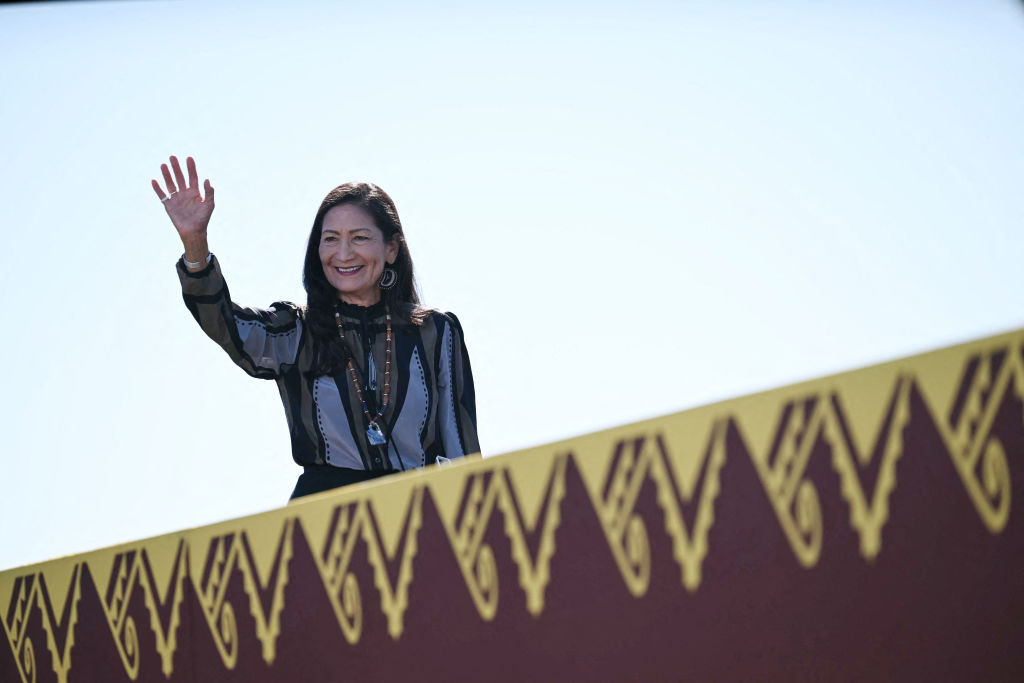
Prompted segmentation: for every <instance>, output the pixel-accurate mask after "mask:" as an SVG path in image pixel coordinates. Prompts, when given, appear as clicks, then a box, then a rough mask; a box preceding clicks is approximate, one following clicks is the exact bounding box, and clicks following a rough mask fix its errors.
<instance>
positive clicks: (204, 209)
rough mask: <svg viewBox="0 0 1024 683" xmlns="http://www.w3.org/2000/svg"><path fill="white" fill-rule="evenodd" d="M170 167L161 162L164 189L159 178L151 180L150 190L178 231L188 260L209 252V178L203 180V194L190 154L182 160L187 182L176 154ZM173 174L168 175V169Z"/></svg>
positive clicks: (194, 259)
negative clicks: (185, 167)
mask: <svg viewBox="0 0 1024 683" xmlns="http://www.w3.org/2000/svg"><path fill="white" fill-rule="evenodd" d="M170 161H171V168H168V167H167V164H162V165H161V166H160V171H161V172H162V173H163V176H164V183H165V184H166V185H167V192H166V193H165V192H164V189H163V188H162V187H161V186H160V183H159V181H157V180H155V179H154V180H153V190H154V191H155V192H156V196H157V197H159V198H160V201H161V202H163V204H164V209H166V210H167V215H168V216H169V217H170V219H171V222H172V223H173V224H174V229H175V230H177V231H178V236H179V237H181V242H182V244H184V245H185V258H186V259H187V260H190V261H197V262H198V261H199V260H200V259H205V258H206V255H207V254H208V253H209V247H208V246H207V242H206V229H207V227H208V226H209V224H210V216H211V214H213V186H212V185H210V181H209V179H207V180H206V181H205V182H204V184H203V189H204V193H205V195H206V196H205V198H204V197H203V196H202V195H200V193H199V175H198V174H197V173H196V162H195V160H194V159H193V158H192V157H188V158H187V159H186V160H185V164H186V166H187V167H188V182H186V181H185V174H184V173H182V172H181V165H180V164H179V163H178V157H174V156H172V157H171V159H170ZM172 169H173V170H174V175H173V176H172V175H171V170H172Z"/></svg>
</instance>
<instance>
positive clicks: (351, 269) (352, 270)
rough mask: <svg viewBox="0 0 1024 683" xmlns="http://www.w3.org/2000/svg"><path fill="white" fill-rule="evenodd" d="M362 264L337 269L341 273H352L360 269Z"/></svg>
mask: <svg viewBox="0 0 1024 683" xmlns="http://www.w3.org/2000/svg"><path fill="white" fill-rule="evenodd" d="M360 268H362V266H352V267H351V268H338V269H337V270H338V271H339V272H341V273H352V272H354V271H357V270H359V269H360Z"/></svg>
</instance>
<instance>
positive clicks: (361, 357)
mask: <svg viewBox="0 0 1024 683" xmlns="http://www.w3.org/2000/svg"><path fill="white" fill-rule="evenodd" d="M178 276H179V278H180V279H181V288H182V296H183V297H184V299H185V305H186V306H187V307H188V309H189V311H191V312H192V315H193V316H194V317H195V319H196V321H198V323H199V325H200V327H202V329H203V331H204V332H205V333H206V334H207V335H208V336H209V337H210V338H211V339H213V340H214V341H215V342H217V343H218V344H219V345H220V346H221V347H222V348H223V349H224V350H225V351H226V352H227V354H228V356H230V357H231V360H233V361H234V362H235V364H236V365H238V366H239V367H240V368H242V369H243V370H245V371H246V372H247V373H249V374H250V375H252V376H253V377H259V378H261V379H272V380H274V381H275V382H277V387H278V390H279V391H280V394H281V401H282V403H283V404H284V410H285V414H286V416H287V419H288V430H289V433H290V435H291V444H292V457H293V458H294V459H295V462H297V463H298V464H300V465H324V464H328V465H333V466H335V467H343V468H348V469H355V470H372V471H401V470H407V469H413V468H417V467H423V466H424V465H426V464H433V463H435V462H436V460H437V457H438V456H443V457H445V458H459V457H462V456H464V455H470V454H473V453H478V452H479V450H480V445H479V442H478V440H477V432H476V397H475V395H474V391H473V373H472V370H471V369H470V364H469V355H468V354H467V352H466V346H465V344H464V343H463V340H462V328H461V326H460V325H459V321H458V319H457V318H456V317H455V316H454V315H452V314H451V313H447V314H445V313H438V312H432V313H430V314H429V316H428V317H427V319H426V321H425V322H424V323H423V324H422V325H419V326H416V325H410V324H407V323H404V322H402V321H400V320H398V319H396V318H395V316H392V336H393V342H392V361H391V389H390V398H389V405H388V407H387V410H386V411H385V412H384V416H383V419H382V420H383V423H384V425H385V426H386V429H385V433H386V434H387V435H388V439H387V443H386V444H385V445H383V446H374V445H372V444H370V443H369V442H368V439H367V435H366V428H367V424H366V418H365V416H364V414H363V410H362V406H361V404H360V402H359V399H358V398H357V395H356V391H355V387H354V386H353V383H352V381H351V379H350V377H349V375H348V373H347V372H345V371H342V372H341V373H338V374H337V375H335V376H331V375H319V376H316V375H314V374H313V373H311V372H310V369H311V368H312V366H313V344H312V339H311V338H310V335H309V334H308V333H307V331H306V329H305V325H304V322H305V321H304V317H305V310H304V308H303V307H300V306H296V305H295V304H292V303H288V302H284V301H281V302H277V303H274V304H272V305H271V307H270V308H269V309H267V310H263V309H256V308H246V307H243V306H239V305H237V304H235V303H233V302H232V301H231V296H230V294H229V292H228V287H227V284H226V283H225V281H224V277H223V275H222V274H221V270H220V264H219V263H218V262H217V259H216V257H214V258H213V259H211V261H210V264H209V265H208V266H207V267H206V268H205V269H203V270H201V271H198V272H195V273H191V272H189V271H188V270H186V269H185V267H184V264H183V263H182V262H181V261H180V260H179V261H178ZM340 310H341V314H342V324H343V325H344V328H345V339H346V343H347V344H348V345H349V348H350V349H351V351H352V354H353V365H354V367H355V369H356V372H357V373H358V374H359V377H360V381H361V382H362V386H363V395H364V397H367V400H368V403H370V404H371V407H370V412H371V414H375V413H376V410H377V406H378V405H379V404H378V403H377V402H379V400H380V395H381V392H382V390H383V384H384V380H383V368H384V351H385V349H384V345H385V333H384V331H385V320H384V304H383V303H378V304H375V305H374V306H370V307H369V308H364V307H362V306H354V305H350V304H345V303H342V304H341V307H340Z"/></svg>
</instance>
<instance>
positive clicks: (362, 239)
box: [320, 234, 373, 244]
mask: <svg viewBox="0 0 1024 683" xmlns="http://www.w3.org/2000/svg"><path fill="white" fill-rule="evenodd" d="M320 241H321V243H322V244H337V243H338V242H339V241H340V239H339V238H338V236H337V235H332V234H327V235H324V236H323V239H321V240H320ZM351 241H352V243H353V244H368V243H369V242H371V241H373V239H372V238H371V237H370V236H369V235H353V236H352V237H351Z"/></svg>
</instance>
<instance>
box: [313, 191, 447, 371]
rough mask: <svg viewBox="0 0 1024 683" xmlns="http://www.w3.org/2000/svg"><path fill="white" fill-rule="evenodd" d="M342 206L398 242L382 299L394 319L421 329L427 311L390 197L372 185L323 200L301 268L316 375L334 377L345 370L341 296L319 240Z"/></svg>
mask: <svg viewBox="0 0 1024 683" xmlns="http://www.w3.org/2000/svg"><path fill="white" fill-rule="evenodd" d="M342 204H352V205H354V206H358V207H359V208H361V209H363V210H364V211H366V213H368V214H369V215H370V216H371V217H372V218H373V222H374V224H375V225H376V226H377V227H378V228H379V229H380V231H381V233H383V235H384V241H385V242H391V241H397V242H398V255H397V256H396V257H395V262H394V263H393V264H392V265H391V266H389V267H390V268H393V269H394V270H395V273H396V274H397V275H398V282H397V284H395V286H394V287H391V288H390V289H385V290H382V292H381V294H382V297H383V299H384V301H385V302H386V303H387V305H388V307H389V308H390V309H391V316H392V318H393V319H397V320H398V321H400V322H403V323H407V324H410V325H421V324H423V320H424V319H425V318H426V314H427V311H425V310H424V309H422V308H421V307H420V297H419V293H418V292H417V290H416V276H415V273H414V271H413V266H412V256H410V255H409V248H408V246H407V245H406V243H405V233H404V232H403V231H402V221H401V219H399V218H398V209H396V208H395V203H394V202H393V201H392V200H391V197H389V196H388V193H387V192H385V191H384V190H382V189H381V188H379V187H378V186H376V185H374V184H373V183H345V184H344V185H339V186H338V187H336V188H334V189H333V190H331V191H330V192H328V193H327V196H326V197H324V200H323V202H321V204H320V208H319V209H318V210H317V212H316V218H314V219H313V229H312V230H311V231H310V233H309V243H308V244H307V245H306V262H305V265H304V267H303V269H302V286H303V287H305V289H306V316H305V317H306V325H307V327H308V329H309V332H310V335H311V337H312V340H313V350H314V358H315V360H314V372H315V373H316V374H333V373H336V372H340V371H342V370H343V369H344V368H345V364H346V362H347V361H346V358H345V349H344V347H343V346H342V345H341V340H340V339H339V338H338V328H337V324H336V323H335V322H334V311H335V310H336V309H335V306H336V305H337V303H338V292H337V290H335V289H334V287H332V286H331V284H330V283H329V282H328V281H327V276H326V275H324V268H323V264H322V263H321V262H320V236H321V233H323V229H324V216H325V215H326V214H327V212H328V211H330V210H331V209H333V208H334V207H336V206H341V205H342Z"/></svg>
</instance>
